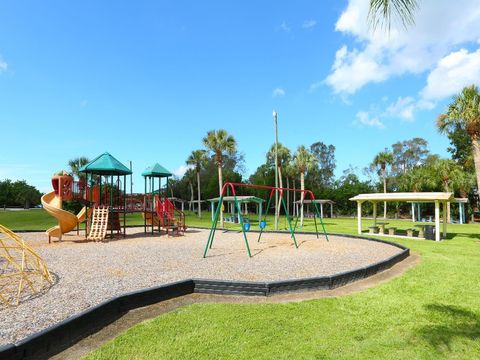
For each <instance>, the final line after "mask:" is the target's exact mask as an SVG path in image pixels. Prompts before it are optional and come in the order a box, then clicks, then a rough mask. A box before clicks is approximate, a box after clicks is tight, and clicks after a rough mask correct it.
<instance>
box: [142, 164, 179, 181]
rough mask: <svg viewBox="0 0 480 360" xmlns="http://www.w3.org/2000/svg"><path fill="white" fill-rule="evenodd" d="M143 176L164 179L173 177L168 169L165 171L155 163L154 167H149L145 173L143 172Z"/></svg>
mask: <svg viewBox="0 0 480 360" xmlns="http://www.w3.org/2000/svg"><path fill="white" fill-rule="evenodd" d="M142 176H144V177H146V176H149V177H159V178H162V177H170V176H172V173H171V172H170V171H168V170H167V169H165V168H164V167H163V166H162V165H160V164H159V163H155V164H154V165H152V166H149V167H147V168H146V169H145V171H144V172H142Z"/></svg>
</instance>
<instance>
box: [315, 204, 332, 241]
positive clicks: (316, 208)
mask: <svg viewBox="0 0 480 360" xmlns="http://www.w3.org/2000/svg"><path fill="white" fill-rule="evenodd" d="M313 204H314V205H315V210H316V213H317V214H318V218H319V219H320V224H322V229H323V234H324V235H325V239H327V241H329V240H328V235H327V231H326V230H325V224H324V223H323V219H322V217H321V216H320V211H319V210H318V205H317V203H316V202H314V203H313ZM313 220H314V221H315V231H316V232H317V239H318V229H317V220H316V216H315V215H314V216H313Z"/></svg>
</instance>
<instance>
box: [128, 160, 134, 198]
mask: <svg viewBox="0 0 480 360" xmlns="http://www.w3.org/2000/svg"><path fill="white" fill-rule="evenodd" d="M129 161H130V195H131V194H133V172H132V160H129Z"/></svg>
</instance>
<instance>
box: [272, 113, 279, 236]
mask: <svg viewBox="0 0 480 360" xmlns="http://www.w3.org/2000/svg"><path fill="white" fill-rule="evenodd" d="M277 115H278V114H277V112H276V111H275V110H273V121H274V122H275V230H278V215H279V211H278V190H277V189H276V188H278V124H277Z"/></svg>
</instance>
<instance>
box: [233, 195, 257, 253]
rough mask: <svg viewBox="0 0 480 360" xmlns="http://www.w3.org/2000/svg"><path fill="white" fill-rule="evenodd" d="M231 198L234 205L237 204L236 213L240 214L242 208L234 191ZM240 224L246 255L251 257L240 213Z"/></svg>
mask: <svg viewBox="0 0 480 360" xmlns="http://www.w3.org/2000/svg"><path fill="white" fill-rule="evenodd" d="M233 200H235V205H237V210H238V213H239V214H241V213H242V209H241V208H240V204H239V203H238V200H237V195H236V194H235V193H233ZM240 226H241V227H242V233H243V238H244V239H245V245H246V246H247V252H248V257H252V254H251V253H250V246H249V245H248V239H247V233H246V232H245V227H244V224H243V216H241V215H240Z"/></svg>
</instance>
